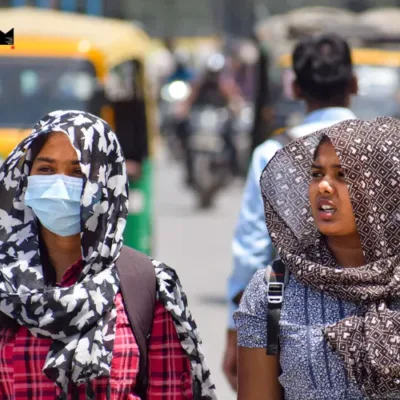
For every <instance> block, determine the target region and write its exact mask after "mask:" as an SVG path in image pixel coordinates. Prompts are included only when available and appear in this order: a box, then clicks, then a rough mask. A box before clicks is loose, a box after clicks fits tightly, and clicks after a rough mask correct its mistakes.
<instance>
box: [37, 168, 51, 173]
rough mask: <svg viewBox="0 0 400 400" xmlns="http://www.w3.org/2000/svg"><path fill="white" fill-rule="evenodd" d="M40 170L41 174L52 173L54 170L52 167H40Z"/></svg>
mask: <svg viewBox="0 0 400 400" xmlns="http://www.w3.org/2000/svg"><path fill="white" fill-rule="evenodd" d="M38 172H40V173H41V174H50V173H52V172H53V170H52V169H51V168H50V167H40V168H38Z"/></svg>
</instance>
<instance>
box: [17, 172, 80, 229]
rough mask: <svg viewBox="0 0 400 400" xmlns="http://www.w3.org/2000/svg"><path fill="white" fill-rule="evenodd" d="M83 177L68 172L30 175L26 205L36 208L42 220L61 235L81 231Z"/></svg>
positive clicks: (44, 224)
mask: <svg viewBox="0 0 400 400" xmlns="http://www.w3.org/2000/svg"><path fill="white" fill-rule="evenodd" d="M82 190H83V179H82V178H73V177H70V176H66V175H32V176H29V177H28V187H27V189H26V193H25V205H27V206H28V207H30V208H32V210H33V212H34V213H35V215H36V216H37V217H38V219H39V221H40V223H41V224H42V225H43V226H44V227H45V228H47V229H48V230H49V231H51V232H53V233H55V234H56V235H59V236H64V237H66V236H73V235H76V234H77V233H79V232H80V231H81V196H82Z"/></svg>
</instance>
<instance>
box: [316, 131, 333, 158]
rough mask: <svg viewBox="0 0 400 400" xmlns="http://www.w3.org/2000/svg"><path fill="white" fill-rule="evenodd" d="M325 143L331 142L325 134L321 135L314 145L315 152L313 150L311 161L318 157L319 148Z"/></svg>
mask: <svg viewBox="0 0 400 400" xmlns="http://www.w3.org/2000/svg"><path fill="white" fill-rule="evenodd" d="M325 143H331V144H332V142H331V140H330V139H329V137H328V136H326V135H324V136H322V138H321V140H320V142H319V143H318V146H317V147H316V149H315V152H314V158H313V161H315V159H316V158H317V157H318V153H319V149H320V147H321V146H322V145H323V144H325Z"/></svg>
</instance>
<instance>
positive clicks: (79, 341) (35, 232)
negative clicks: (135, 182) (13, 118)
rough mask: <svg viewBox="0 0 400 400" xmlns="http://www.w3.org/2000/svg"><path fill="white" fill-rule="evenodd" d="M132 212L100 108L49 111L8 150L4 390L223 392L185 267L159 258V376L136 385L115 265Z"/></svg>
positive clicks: (67, 395)
mask: <svg viewBox="0 0 400 400" xmlns="http://www.w3.org/2000/svg"><path fill="white" fill-rule="evenodd" d="M127 212H128V180H127V175H126V166H125V161H124V157H123V154H122V151H121V147H120V145H119V143H118V140H117V138H116V135H115V134H114V132H113V131H112V130H111V128H110V127H109V126H108V125H107V123H105V122H104V121H103V120H101V119H99V118H97V117H95V116H94V115H91V114H88V113H84V112H79V111H55V112H52V113H50V114H49V115H47V116H46V117H44V118H43V119H42V120H40V121H39V122H38V123H37V125H36V126H35V127H34V129H33V131H32V134H31V135H30V136H29V137H28V138H26V139H25V140H24V141H23V142H22V143H21V144H20V145H19V146H17V147H16V148H15V150H14V151H13V152H12V154H11V155H10V156H9V157H8V159H7V160H5V162H4V164H3V165H2V167H1V168H0V397H1V398H7V399H8V398H10V399H11V398H12V399H16V400H18V399H27V398H30V399H32V400H47V399H55V398H58V399H107V400H109V399H116V400H117V399H120V400H123V399H129V400H144V399H147V400H152V399H159V398H161V397H160V396H162V398H163V399H165V400H184V399H196V400H197V399H198V400H214V399H217V396H216V393H215V387H214V385H213V384H212V382H211V380H210V372H209V370H208V367H207V365H206V364H205V361H204V355H203V352H202V349H201V340H200V338H199V337H198V334H197V328H196V325H195V322H194V321H193V319H192V317H191V314H190V311H189V310H188V308H187V301H186V296H185V295H184V292H183V291H182V288H181V285H180V282H179V279H178V277H177V275H176V273H175V271H174V270H172V269H171V268H169V267H167V266H165V265H164V264H162V263H160V262H158V261H155V260H151V262H152V264H153V267H154V269H155V275H156V280H155V281H156V282H155V283H156V300H155V304H156V305H155V309H154V315H152V316H151V318H152V321H153V322H152V331H151V334H150V337H149V338H148V342H147V349H148V353H147V355H148V362H147V364H148V372H147V379H148V381H147V379H146V382H145V391H142V390H140V391H138V390H137V387H138V386H141V387H143V386H144V383H143V382H139V378H138V376H139V375H138V373H139V362H140V357H141V354H140V351H139V347H138V343H137V341H136V339H137V338H136V337H135V334H134V333H133V331H132V329H131V325H130V323H129V321H130V319H129V318H128V314H129V313H130V311H131V310H129V313H128V310H127V308H126V302H125V300H124V295H123V293H122V292H121V280H120V276H119V274H118V270H117V267H116V265H117V264H118V263H117V260H118V259H119V257H120V254H121V250H122V248H123V232H124V228H125V225H126V217H127ZM139 306H140V305H138V307H139ZM143 393H144V394H143Z"/></svg>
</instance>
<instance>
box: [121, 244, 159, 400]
mask: <svg viewBox="0 0 400 400" xmlns="http://www.w3.org/2000/svg"><path fill="white" fill-rule="evenodd" d="M117 270H118V275H119V277H120V280H121V292H122V297H123V299H124V304H125V308H126V313H127V315H128V318H129V322H130V324H131V327H132V330H133V334H134V335H135V339H136V341H137V344H138V347H139V353H140V361H139V374H138V377H137V379H136V392H137V394H138V395H140V398H141V399H146V392H147V383H148V370H147V367H148V365H147V364H148V362H147V339H148V338H149V336H150V334H151V330H152V327H153V317H154V309H155V304H156V274H155V269H154V266H153V263H152V262H151V260H150V258H149V257H147V256H146V255H144V254H142V253H139V252H138V251H136V250H133V249H131V248H129V247H126V246H124V247H123V248H122V250H121V254H120V256H119V259H118V260H117Z"/></svg>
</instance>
